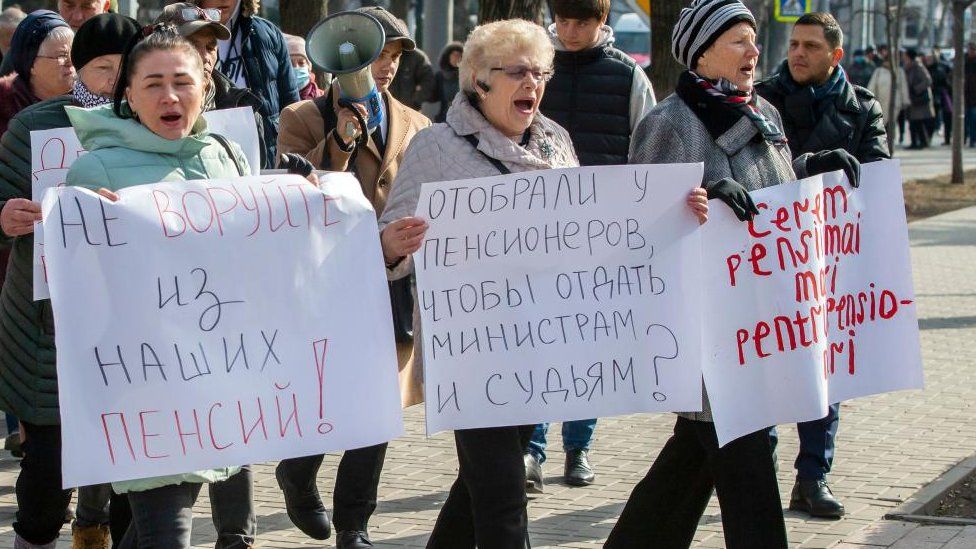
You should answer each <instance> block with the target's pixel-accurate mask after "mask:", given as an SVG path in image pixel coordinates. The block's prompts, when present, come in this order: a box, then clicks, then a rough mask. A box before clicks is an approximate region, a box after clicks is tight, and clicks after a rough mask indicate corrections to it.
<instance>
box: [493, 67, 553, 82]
mask: <svg viewBox="0 0 976 549" xmlns="http://www.w3.org/2000/svg"><path fill="white" fill-rule="evenodd" d="M491 70H493V71H502V72H503V73H505V76H507V77H509V78H511V79H512V80H516V81H522V80H525V77H526V76H528V75H531V76H532V80H535V81H536V82H537V83H539V84H544V83H546V82H548V81H549V79H551V78H552V71H544V70H542V69H533V68H531V67H526V66H525V65H512V66H510V67H492V68H491Z"/></svg>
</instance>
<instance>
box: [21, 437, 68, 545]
mask: <svg viewBox="0 0 976 549" xmlns="http://www.w3.org/2000/svg"><path fill="white" fill-rule="evenodd" d="M21 424H22V425H23V426H24V445H23V449H24V458H23V459H22V460H20V475H18V476H17V517H16V520H15V521H14V531H15V532H17V535H19V536H20V537H22V538H23V539H24V540H26V541H27V542H29V543H31V544H34V545H45V544H48V543H51V542H52V541H54V540H56V539H57V538H58V533H59V532H60V531H61V525H63V524H64V512H65V510H66V509H67V508H68V503H69V502H70V501H71V490H64V489H62V488H61V426H60V425H34V424H32V423H27V422H21Z"/></svg>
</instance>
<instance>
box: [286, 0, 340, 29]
mask: <svg viewBox="0 0 976 549" xmlns="http://www.w3.org/2000/svg"><path fill="white" fill-rule="evenodd" d="M328 4H329V3H328V1H327V0H305V1H303V2H295V1H291V2H281V3H280V4H279V10H280V12H281V30H282V31H284V32H285V33H287V34H294V35H295V36H305V35H306V34H308V31H310V30H312V27H313V26H315V24H316V23H318V22H319V21H320V20H321V19H322V18H323V17H325V15H326V14H327V13H328V12H329V10H328Z"/></svg>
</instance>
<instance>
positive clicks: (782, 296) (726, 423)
mask: <svg viewBox="0 0 976 549" xmlns="http://www.w3.org/2000/svg"><path fill="white" fill-rule="evenodd" d="M901 186H902V179H901V174H900V171H899V166H898V163H897V162H894V161H885V162H876V163H872V164H865V165H864V166H862V171H861V184H860V186H859V188H857V189H851V188H850V187H849V186H848V185H847V183H846V180H844V179H843V177H842V176H841V175H840V172H836V173H832V174H826V175H823V176H816V177H811V178H808V179H804V180H802V181H799V182H794V183H789V184H784V185H777V186H774V187H769V188H765V189H761V190H758V191H754V192H753V193H751V194H752V197H753V200H754V201H755V202H756V204H757V206H758V208H759V210H760V213H759V215H757V216H756V218H755V219H754V220H753V221H752V222H751V223H743V222H740V221H738V220H737V219H736V218H735V216H734V215H732V213H731V210H730V209H729V208H728V207H726V206H725V205H724V204H722V203H721V202H718V201H715V200H713V201H712V202H711V204H710V206H711V208H710V213H709V218H710V219H709V221H708V223H706V224H705V231H704V235H703V242H704V253H703V267H704V272H705V286H704V287H705V299H704V303H705V307H706V311H705V314H704V319H705V332H704V352H703V361H704V363H703V369H704V375H705V385H706V388H707V390H708V396H709V401H710V403H711V406H712V411H713V416H714V420H715V430H716V431H717V433H718V440H719V444H720V445H724V444H725V443H727V442H729V441H731V440H734V439H736V438H738V437H740V436H742V435H745V434H748V433H751V432H753V431H756V430H758V429H761V428H764V427H768V426H770V425H775V424H779V423H793V422H798V421H809V420H813V419H818V418H821V417H823V416H824V415H825V414H826V413H827V406H828V405H829V404H831V403H834V402H840V401H843V400H848V399H851V398H855V397H859V396H865V395H871V394H876V393H882V392H888V391H895V390H901V389H913V388H921V387H922V359H921V351H920V346H919V335H918V320H917V317H916V310H915V303H914V300H915V293H914V289H913V285H912V271H911V262H910V258H909V248H908V227H907V224H906V221H905V208H904V200H903V197H902V188H901Z"/></svg>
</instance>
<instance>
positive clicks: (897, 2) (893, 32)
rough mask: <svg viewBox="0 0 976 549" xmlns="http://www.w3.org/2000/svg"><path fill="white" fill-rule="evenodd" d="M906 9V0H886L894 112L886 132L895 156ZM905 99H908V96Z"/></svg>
mask: <svg viewBox="0 0 976 549" xmlns="http://www.w3.org/2000/svg"><path fill="white" fill-rule="evenodd" d="M904 10H905V0H885V14H884V15H885V34H886V35H887V37H888V64H889V65H890V69H891V93H890V94H889V95H888V98H887V100H888V112H890V113H891V114H892V116H891V119H890V120H885V126H886V127H885V133H886V134H887V136H888V150H889V151H890V152H891V156H895V126H896V124H897V123H898V113H899V111H901V105H899V104H897V103H898V101H897V98H898V67H900V66H901V59H900V58H899V57H898V56H899V55H900V54H899V53H898V51H899V42H900V41H901V18H902V14H903V13H904ZM904 99H906V100H907V99H908V98H907V97H906V98H904Z"/></svg>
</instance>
